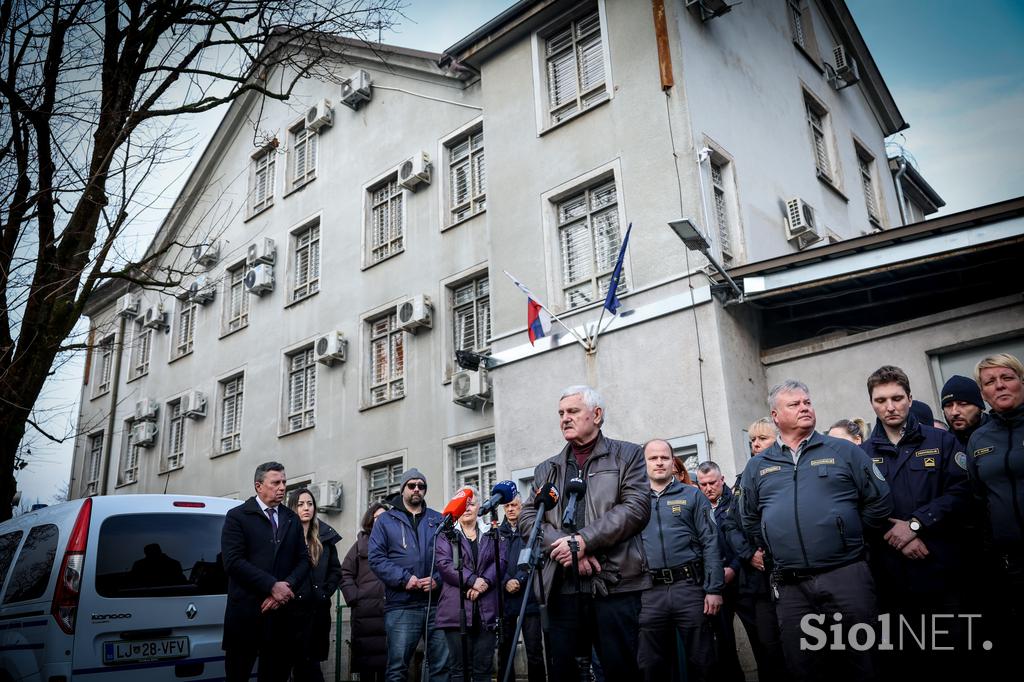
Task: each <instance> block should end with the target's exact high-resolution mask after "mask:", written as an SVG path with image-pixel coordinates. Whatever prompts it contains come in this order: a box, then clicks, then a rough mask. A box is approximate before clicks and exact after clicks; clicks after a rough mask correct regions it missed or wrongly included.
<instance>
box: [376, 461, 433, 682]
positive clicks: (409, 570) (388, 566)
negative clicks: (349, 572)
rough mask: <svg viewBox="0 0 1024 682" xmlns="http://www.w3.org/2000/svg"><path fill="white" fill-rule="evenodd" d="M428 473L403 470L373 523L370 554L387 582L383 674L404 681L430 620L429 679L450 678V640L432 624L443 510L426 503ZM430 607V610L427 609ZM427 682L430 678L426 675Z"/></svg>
mask: <svg viewBox="0 0 1024 682" xmlns="http://www.w3.org/2000/svg"><path fill="white" fill-rule="evenodd" d="M426 494H427V477H426V476H424V475H423V474H422V473H420V471H419V470H418V469H409V470H408V471H406V472H405V473H404V474H402V487H401V489H400V490H399V492H398V494H397V495H395V497H394V498H392V499H393V504H394V506H393V507H392V508H391V509H390V510H388V511H386V512H384V513H383V514H381V515H380V517H379V518H378V519H377V521H376V522H375V523H374V524H373V531H372V532H371V533H370V542H369V548H368V552H367V559H368V561H369V564H370V569H371V570H372V571H373V572H374V573H375V574H376V576H377V577H378V578H379V579H380V581H381V582H382V583H384V627H385V629H386V630H387V633H388V637H387V640H388V662H387V672H386V673H385V679H386V680H387V681H388V682H403V681H404V680H405V679H406V678H407V677H408V672H409V661H411V660H412V656H413V654H414V653H415V651H416V645H417V644H419V641H420V638H421V637H422V636H423V634H424V632H423V629H424V622H426V623H427V630H428V634H427V641H426V644H425V646H426V658H427V661H426V662H427V664H428V667H429V669H430V677H429V681H430V682H442V681H443V680H447V679H448V643H447V642H446V640H445V637H444V633H443V632H441V631H440V630H438V629H437V628H435V627H434V616H435V611H436V610H437V598H438V597H439V596H440V594H439V591H438V587H439V586H440V584H441V577H440V575H439V574H438V573H437V571H436V570H435V569H434V565H433V557H434V538H435V536H436V535H437V527H438V526H439V525H440V524H441V515H440V514H439V513H438V512H436V511H435V510H433V509H430V508H428V507H427V503H426V502H425V501H424V497H426ZM428 611H429V612H428ZM423 679H424V681H425V682H426V680H427V679H428V678H426V677H424V678H423Z"/></svg>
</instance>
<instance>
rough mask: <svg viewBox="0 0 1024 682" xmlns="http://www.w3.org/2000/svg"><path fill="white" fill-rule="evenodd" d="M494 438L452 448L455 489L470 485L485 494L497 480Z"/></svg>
mask: <svg viewBox="0 0 1024 682" xmlns="http://www.w3.org/2000/svg"><path fill="white" fill-rule="evenodd" d="M494 455H495V448H494V439H493V438H489V439H487V440H484V441H479V442H476V443H467V444H465V445H458V446H456V447H454V448H452V460H453V464H454V468H455V471H454V473H455V475H454V476H453V477H452V480H453V481H454V482H455V489H456V490H458V489H459V488H462V487H463V486H467V485H471V486H474V487H475V488H476V489H477V490H479V491H481V493H482V494H485V495H486V494H487V491H489V490H490V489H491V488H492V487H493V486H494V484H495V483H497V482H498V468H497V465H496V464H495V463H494V461H495V458H494Z"/></svg>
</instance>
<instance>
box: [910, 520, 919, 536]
mask: <svg viewBox="0 0 1024 682" xmlns="http://www.w3.org/2000/svg"><path fill="white" fill-rule="evenodd" d="M910 530H912V531H914V532H915V533H920V532H921V522H920V521H918V520H917V519H915V518H913V517H911V518H910Z"/></svg>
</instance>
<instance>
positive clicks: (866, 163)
mask: <svg viewBox="0 0 1024 682" xmlns="http://www.w3.org/2000/svg"><path fill="white" fill-rule="evenodd" d="M854 148H855V149H856V150H857V169H858V173H859V175H860V184H861V188H862V189H863V190H864V205H865V207H866V208H867V210H868V220H870V221H871V222H872V223H874V224H875V225H877V226H879V227H881V225H882V218H881V212H880V211H879V210H878V193H877V192H876V191H875V158H874V157H873V156H871V153H870V152H869V151H868V150H866V149H864V148H863V147H862V146H860V145H859V144H856V143H855V144H854Z"/></svg>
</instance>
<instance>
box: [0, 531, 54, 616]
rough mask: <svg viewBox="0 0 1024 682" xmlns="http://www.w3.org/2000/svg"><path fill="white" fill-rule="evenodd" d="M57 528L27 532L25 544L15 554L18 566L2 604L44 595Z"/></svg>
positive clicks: (48, 578) (47, 583)
mask: <svg viewBox="0 0 1024 682" xmlns="http://www.w3.org/2000/svg"><path fill="white" fill-rule="evenodd" d="M59 536H60V533H59V532H58V530H57V526H55V525H53V524H52V523H48V524H46V525H44V526H36V527H35V528H33V529H32V530H30V531H29V533H28V537H27V538H25V544H24V545H23V546H22V548H21V554H19V555H18V563H17V564H15V565H14V572H12V573H11V579H10V581H9V582H8V583H7V594H6V595H5V596H4V603H5V604H12V603H14V602H19V601H28V600H30V599H38V598H39V597H42V596H43V594H45V593H46V587H47V585H49V583H50V572H51V571H53V560H54V558H55V557H56V556H57V539H58V537H59Z"/></svg>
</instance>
